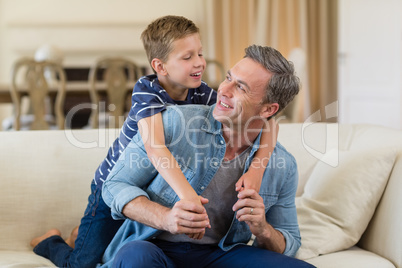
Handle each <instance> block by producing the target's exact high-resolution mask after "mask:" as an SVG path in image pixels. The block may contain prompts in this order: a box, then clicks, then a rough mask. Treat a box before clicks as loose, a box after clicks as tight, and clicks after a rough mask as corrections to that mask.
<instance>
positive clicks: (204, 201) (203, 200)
mask: <svg viewBox="0 0 402 268" xmlns="http://www.w3.org/2000/svg"><path fill="white" fill-rule="evenodd" d="M185 200H187V201H190V202H194V203H196V204H201V205H205V204H207V203H208V199H206V198H204V197H202V196H199V197H198V198H197V199H196V200H189V199H185ZM209 228H211V226H209ZM186 235H187V236H188V237H190V238H192V239H195V240H200V239H202V238H203V237H204V235H205V229H204V231H202V232H200V233H195V234H191V233H189V234H186Z"/></svg>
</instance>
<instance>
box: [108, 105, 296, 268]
mask: <svg viewBox="0 0 402 268" xmlns="http://www.w3.org/2000/svg"><path fill="white" fill-rule="evenodd" d="M214 107H215V106H212V107H208V106H201V105H185V106H174V107H173V106H170V107H168V108H167V110H166V111H164V112H163V113H162V118H163V124H164V130H165V141H166V145H167V147H168V148H169V149H170V151H171V152H172V154H173V155H174V156H175V158H176V160H177V162H178V163H179V165H180V168H181V169H182V171H183V173H184V175H185V177H186V178H187V180H188V181H189V182H190V184H191V186H192V187H193V188H194V189H195V191H196V192H197V194H199V195H202V193H203V191H204V189H206V187H207V186H208V184H209V182H210V181H211V180H212V178H213V177H214V175H215V173H216V171H217V170H218V168H219V166H220V163H221V161H222V160H223V157H224V155H225V149H226V143H225V140H224V138H223V136H222V130H221V129H222V125H221V123H220V122H218V121H216V120H215V119H214V118H213V116H212V111H213V109H214ZM260 135H261V134H260ZM260 135H259V136H258V137H257V139H256V140H255V141H254V144H253V147H252V149H251V151H250V155H249V157H248V158H247V160H246V164H245V169H244V172H246V171H247V170H248V168H249V166H250V163H251V161H252V158H253V157H254V155H255V152H256V151H257V149H258V147H259V142H260ZM160 164H161V165H163V164H166V163H164V162H161V163H160ZM297 183H298V174H297V166H296V161H295V159H294V157H293V156H292V155H291V154H290V153H288V152H287V151H286V149H285V148H284V147H283V146H282V145H281V144H279V143H277V144H276V147H275V149H274V152H273V155H272V156H271V158H270V161H269V165H268V167H267V169H266V170H265V173H264V176H263V180H262V184H261V189H260V195H261V196H262V198H263V199H264V205H265V210H266V219H267V222H268V223H270V224H271V225H272V226H273V227H274V228H275V229H277V230H279V231H280V232H281V233H282V234H283V236H284V237H285V240H286V249H285V252H284V254H286V255H289V256H294V255H295V254H296V251H297V250H298V248H299V247H300V244H301V242H300V233H299V226H298V223H297V215H296V206H295V195H296V189H297ZM102 196H103V199H104V201H105V202H106V204H108V205H109V206H110V207H111V211H112V216H113V217H114V218H115V219H124V218H125V217H124V215H123V214H122V210H123V207H124V206H125V205H126V204H127V203H128V202H130V201H131V200H133V199H135V198H136V197H138V196H146V197H148V198H149V199H151V200H153V201H155V202H158V203H160V204H162V205H164V206H167V207H172V206H173V205H174V204H175V202H177V201H178V200H179V198H178V196H177V195H176V193H175V192H174V191H173V189H172V188H170V186H169V185H168V184H167V182H166V181H165V180H164V179H163V178H162V177H161V176H160V175H159V174H158V173H157V171H156V169H155V168H154V166H153V165H152V164H151V162H150V160H149V159H148V157H147V154H146V151H145V149H144V147H143V143H142V139H141V137H140V135H136V136H134V138H133V139H132V141H131V143H130V144H129V145H128V146H127V148H126V150H125V151H124V153H123V154H122V155H121V157H120V159H119V160H118V162H117V163H116V166H115V168H114V169H113V170H112V172H111V173H110V175H109V177H108V178H107V180H106V182H105V183H104V185H103V193H102ZM222 198H224V196H222ZM211 205H212V204H211ZM161 232H162V231H159V230H156V229H153V228H151V227H148V226H146V225H144V224H141V223H139V222H136V221H132V220H129V219H127V220H126V221H125V222H124V223H123V225H122V227H121V228H120V229H119V231H118V232H117V233H116V235H115V237H114V239H113V240H112V242H111V243H110V245H109V246H108V248H107V249H106V251H105V254H104V257H103V261H104V263H106V264H105V265H106V266H108V265H109V264H110V263H111V262H112V260H113V257H114V255H115V254H116V253H117V251H118V249H119V248H120V247H121V246H122V245H124V244H125V243H126V242H129V241H134V240H149V239H152V238H154V237H156V236H158V235H159V234H160V233H161ZM251 235H252V234H251V231H250V229H249V228H248V225H247V224H246V223H245V222H239V221H238V220H237V219H236V218H235V217H234V218H233V220H232V225H231V227H230V229H229V230H228V231H227V233H226V234H225V235H224V237H223V238H222V239H221V241H220V242H219V247H221V248H222V249H223V250H229V249H231V248H232V247H234V246H235V245H237V244H239V243H242V244H246V243H248V241H249V240H250V238H251Z"/></svg>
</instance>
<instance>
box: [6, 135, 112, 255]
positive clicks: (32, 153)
mask: <svg viewBox="0 0 402 268" xmlns="http://www.w3.org/2000/svg"><path fill="white" fill-rule="evenodd" d="M115 135H116V134H115V133H110V135H109V134H107V135H106V134H105V133H104V134H102V133H101V132H100V131H98V130H85V131H82V130H77V131H74V132H71V131H61V130H60V131H59V130H57V131H56V130H52V131H26V132H24V131H21V132H0V151H1V152H2V159H1V166H2V168H1V169H2V171H1V175H0V193H1V197H0V215H1V217H0V250H24V249H28V250H31V247H30V245H29V242H30V241H31V239H32V238H33V237H35V236H39V235H42V234H44V233H45V232H46V231H47V230H48V229H51V228H58V229H60V230H61V231H62V234H63V235H64V236H65V237H67V236H68V235H69V234H70V232H71V230H72V229H73V227H75V226H77V225H79V222H80V219H81V217H82V215H83V212H84V210H85V206H86V203H87V201H86V200H87V198H88V195H89V193H90V183H91V180H92V178H93V176H94V171H95V170H96V168H97V167H98V165H99V163H100V162H101V160H102V159H103V158H104V157H105V156H106V152H107V149H108V148H109V144H110V140H109V138H110V139H114V136H115Z"/></svg>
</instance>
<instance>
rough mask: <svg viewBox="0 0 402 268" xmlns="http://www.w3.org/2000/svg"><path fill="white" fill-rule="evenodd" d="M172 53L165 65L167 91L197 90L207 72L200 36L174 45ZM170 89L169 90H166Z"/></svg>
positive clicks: (196, 35) (183, 39)
mask: <svg viewBox="0 0 402 268" xmlns="http://www.w3.org/2000/svg"><path fill="white" fill-rule="evenodd" d="M172 48H173V49H172V52H170V54H169V56H168V59H167V61H166V62H164V63H163V66H164V69H165V71H166V76H165V78H166V79H164V85H163V86H164V88H165V89H176V88H179V89H180V88H181V89H188V88H197V87H199V86H200V85H201V77H202V74H203V72H204V70H205V65H206V63H205V59H204V57H203V55H202V44H201V40H200V35H199V34H192V35H189V36H187V37H184V38H182V39H178V40H176V41H174V42H173V43H172ZM166 87H168V88H166Z"/></svg>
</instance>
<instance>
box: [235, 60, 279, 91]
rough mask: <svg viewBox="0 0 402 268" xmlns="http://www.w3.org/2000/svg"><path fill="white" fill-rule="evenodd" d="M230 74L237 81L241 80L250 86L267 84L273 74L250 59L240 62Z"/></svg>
mask: <svg viewBox="0 0 402 268" xmlns="http://www.w3.org/2000/svg"><path fill="white" fill-rule="evenodd" d="M229 74H230V75H231V76H232V77H233V78H234V79H236V80H241V81H243V82H244V83H247V84H248V85H249V86H252V84H255V83H257V84H260V83H264V84H265V83H267V82H268V80H269V79H270V78H271V76H272V73H271V72H270V71H268V70H267V69H265V67H264V66H262V65H261V64H260V63H259V62H256V61H255V60H253V59H250V58H243V59H241V60H240V61H238V62H237V63H236V64H235V66H233V68H232V69H230V71H229Z"/></svg>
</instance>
